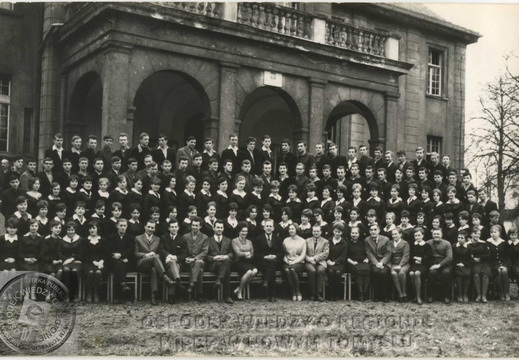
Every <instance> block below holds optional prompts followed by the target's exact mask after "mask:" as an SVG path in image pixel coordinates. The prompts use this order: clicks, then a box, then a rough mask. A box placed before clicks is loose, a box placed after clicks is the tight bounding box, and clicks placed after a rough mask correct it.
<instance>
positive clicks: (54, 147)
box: [52, 145, 63, 152]
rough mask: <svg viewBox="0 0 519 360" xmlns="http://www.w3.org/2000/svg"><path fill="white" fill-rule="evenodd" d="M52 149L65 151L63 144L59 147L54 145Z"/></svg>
mask: <svg viewBox="0 0 519 360" xmlns="http://www.w3.org/2000/svg"><path fill="white" fill-rule="evenodd" d="M52 150H56V151H59V152H62V151H63V146H62V147H60V148H58V147H57V146H56V145H52Z"/></svg>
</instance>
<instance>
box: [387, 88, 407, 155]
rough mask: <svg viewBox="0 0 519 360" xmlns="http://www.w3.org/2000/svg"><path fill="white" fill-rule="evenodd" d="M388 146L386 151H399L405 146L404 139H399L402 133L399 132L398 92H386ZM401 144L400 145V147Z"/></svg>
mask: <svg viewBox="0 0 519 360" xmlns="http://www.w3.org/2000/svg"><path fill="white" fill-rule="evenodd" d="M385 97H386V134H385V138H386V146H385V149H386V150H387V149H391V150H393V151H397V150H398V149H400V147H401V146H402V145H403V140H404V139H403V138H400V139H399V136H401V135H402V134H400V132H399V131H398V124H399V119H398V98H399V97H400V93H398V92H386V94H385ZM399 144H400V145H399Z"/></svg>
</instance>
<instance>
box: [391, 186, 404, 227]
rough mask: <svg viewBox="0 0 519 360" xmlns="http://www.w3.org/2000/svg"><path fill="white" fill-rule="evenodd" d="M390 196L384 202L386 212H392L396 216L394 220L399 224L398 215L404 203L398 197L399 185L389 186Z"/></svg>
mask: <svg viewBox="0 0 519 360" xmlns="http://www.w3.org/2000/svg"><path fill="white" fill-rule="evenodd" d="M389 193H390V196H391V197H390V198H389V200H388V201H387V202H386V212H388V213H389V212H392V213H393V214H395V216H396V220H395V222H396V223H397V224H400V216H401V214H402V211H403V210H404V209H405V203H404V201H403V200H402V198H401V197H400V186H399V185H397V184H395V185H392V186H391V190H390V192H389Z"/></svg>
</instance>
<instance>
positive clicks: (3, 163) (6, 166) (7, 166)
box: [1, 159, 9, 170]
mask: <svg viewBox="0 0 519 360" xmlns="http://www.w3.org/2000/svg"><path fill="white" fill-rule="evenodd" d="M1 165H2V169H3V170H7V169H9V160H7V159H3V160H2V162H1Z"/></svg>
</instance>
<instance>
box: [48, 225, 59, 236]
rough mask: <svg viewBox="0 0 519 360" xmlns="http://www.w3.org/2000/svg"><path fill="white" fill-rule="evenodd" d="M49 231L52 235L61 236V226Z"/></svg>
mask: <svg viewBox="0 0 519 360" xmlns="http://www.w3.org/2000/svg"><path fill="white" fill-rule="evenodd" d="M50 231H51V232H52V235H54V236H58V235H59V234H61V224H58V225H55V226H53V227H52V228H51V229H50Z"/></svg>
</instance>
